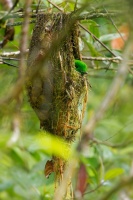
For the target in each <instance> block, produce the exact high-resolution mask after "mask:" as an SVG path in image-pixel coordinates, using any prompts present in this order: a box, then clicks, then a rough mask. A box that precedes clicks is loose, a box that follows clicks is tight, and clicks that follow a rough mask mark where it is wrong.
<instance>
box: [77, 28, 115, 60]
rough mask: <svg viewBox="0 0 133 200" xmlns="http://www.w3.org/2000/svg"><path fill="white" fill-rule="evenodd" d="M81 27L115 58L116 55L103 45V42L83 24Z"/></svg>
mask: <svg viewBox="0 0 133 200" xmlns="http://www.w3.org/2000/svg"><path fill="white" fill-rule="evenodd" d="M79 26H80V27H81V28H82V29H84V30H85V31H86V32H87V33H89V34H90V35H91V37H92V38H94V39H95V40H96V41H97V42H99V43H100V44H101V45H102V46H103V47H104V48H105V49H106V50H107V51H109V52H110V53H111V54H112V55H113V56H114V57H116V55H115V54H114V53H113V52H112V51H111V50H110V49H109V48H108V47H107V46H106V45H105V44H104V43H103V42H101V41H100V40H99V39H98V38H97V37H96V36H95V35H94V34H93V33H91V32H90V31H89V30H88V29H86V28H85V27H84V26H83V25H82V24H79Z"/></svg>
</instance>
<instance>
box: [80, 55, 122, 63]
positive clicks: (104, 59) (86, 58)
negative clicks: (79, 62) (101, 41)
mask: <svg viewBox="0 0 133 200" xmlns="http://www.w3.org/2000/svg"><path fill="white" fill-rule="evenodd" d="M82 59H83V60H95V61H111V62H115V63H119V61H122V58H121V57H120V56H118V57H112V58H106V57H91V56H82Z"/></svg>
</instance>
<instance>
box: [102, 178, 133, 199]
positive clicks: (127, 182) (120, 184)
mask: <svg viewBox="0 0 133 200" xmlns="http://www.w3.org/2000/svg"><path fill="white" fill-rule="evenodd" d="M132 184H133V176H129V177H126V178H124V179H122V180H120V181H119V182H118V183H117V184H116V185H115V186H114V187H113V188H112V189H111V190H109V192H107V193H106V194H105V195H104V196H102V197H101V198H100V199H99V200H107V199H109V198H110V197H111V196H112V195H113V194H115V193H116V192H117V191H119V190H120V189H122V188H124V187H126V186H128V185H132Z"/></svg>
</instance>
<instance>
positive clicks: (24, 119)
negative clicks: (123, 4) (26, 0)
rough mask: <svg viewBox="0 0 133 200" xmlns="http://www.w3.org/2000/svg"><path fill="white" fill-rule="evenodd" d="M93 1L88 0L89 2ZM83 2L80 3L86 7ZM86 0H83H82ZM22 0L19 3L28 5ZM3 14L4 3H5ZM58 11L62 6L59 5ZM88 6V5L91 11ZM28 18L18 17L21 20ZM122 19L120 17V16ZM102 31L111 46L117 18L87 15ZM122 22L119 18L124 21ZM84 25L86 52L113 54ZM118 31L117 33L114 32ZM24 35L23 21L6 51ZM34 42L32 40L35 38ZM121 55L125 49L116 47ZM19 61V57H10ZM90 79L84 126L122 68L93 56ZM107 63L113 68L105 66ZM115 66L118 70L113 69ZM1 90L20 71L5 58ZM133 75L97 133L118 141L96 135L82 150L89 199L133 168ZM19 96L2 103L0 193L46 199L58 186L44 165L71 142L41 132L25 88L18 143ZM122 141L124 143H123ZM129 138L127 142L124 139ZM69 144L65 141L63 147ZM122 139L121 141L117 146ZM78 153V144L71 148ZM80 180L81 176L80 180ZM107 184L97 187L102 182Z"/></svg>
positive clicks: (13, 199) (67, 5)
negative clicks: (15, 125) (15, 128)
mask: <svg viewBox="0 0 133 200" xmlns="http://www.w3.org/2000/svg"><path fill="white" fill-rule="evenodd" d="M37 2H38V1H33V5H32V8H33V9H35V8H36V6H37ZM90 2H93V1H88V3H90ZM55 3H57V5H58V6H59V7H60V8H62V9H65V11H67V12H71V11H73V9H74V7H75V1H70V2H69V1H67V2H66V1H55ZM80 3H81V2H80V1H79V4H77V6H78V7H80ZM82 3H83V2H82ZM22 7H23V3H22V2H20V3H19V4H18V7H17V8H16V10H17V9H19V8H22ZM40 8H43V9H44V10H46V11H47V10H48V9H49V8H51V9H52V8H53V6H51V5H50V3H46V2H45V1H42V4H41V6H40ZM0 9H1V10H0V13H1V14H0V16H2V12H1V11H2V9H3V8H2V7H0ZM53 11H55V12H57V9H56V8H53ZM87 11H88V10H86V12H87ZM17 21H22V19H20V18H18V19H15V22H17ZM119 23H120V22H119ZM82 24H83V25H84V26H85V27H86V28H88V29H89V30H90V31H91V32H92V33H93V34H94V35H96V37H98V38H101V40H102V41H103V42H105V43H106V45H108V47H110V40H112V39H113V38H115V37H116V34H117V31H116V29H115V28H114V26H113V25H112V23H111V22H110V21H109V20H107V19H104V18H99V19H94V20H86V21H82ZM118 25H119V24H118ZM33 27H34V24H31V25H30V31H29V38H31V34H32V29H33ZM80 31H81V37H82V41H83V42H84V48H83V50H82V55H87V56H103V57H105V56H111V55H110V53H109V52H108V51H107V50H105V49H104V48H103V47H102V46H101V45H99V44H98V42H96V41H95V40H94V39H93V38H92V37H91V36H90V35H89V34H88V33H87V32H85V31H83V30H80ZM113 33H114V34H113ZM3 34H4V28H2V29H0V40H2V39H3ZM20 37H21V26H15V38H14V41H11V42H8V44H7V45H6V46H5V47H4V49H1V50H0V53H3V52H12V51H17V50H19V47H20V44H19V41H20ZM29 42H30V40H29ZM115 53H116V55H122V52H120V51H115ZM10 62H11V63H13V64H14V65H18V63H17V62H16V61H10ZM86 63H87V64H88V67H89V69H88V72H89V73H88V80H89V82H90V84H91V86H92V88H91V89H90V88H88V91H89V94H88V103H87V109H86V113H85V118H84V121H83V127H84V125H85V124H86V123H87V121H88V120H89V119H90V118H91V116H92V115H93V113H94V112H95V111H96V110H97V109H98V106H99V105H100V103H101V101H102V100H103V98H104V95H105V93H106V92H107V91H108V89H109V86H110V84H111V82H112V80H113V78H114V76H115V74H116V71H117V67H118V65H117V64H116V63H115V64H113V63H110V62H107V61H106V62H105V61H103V62H102V61H94V62H93V61H87V62H86ZM100 68H103V69H100ZM104 68H107V69H104ZM111 69H112V70H111ZM0 77H1V78H0V96H1V99H3V98H5V97H6V96H7V95H8V93H9V92H11V89H12V87H13V86H14V84H15V82H16V80H17V77H18V68H13V67H11V66H7V65H4V64H1V65H0ZM132 99H133V80H132V75H131V74H129V75H128V77H127V79H126V83H125V85H124V86H123V87H122V89H121V91H120V92H119V94H118V95H117V97H116V100H115V102H113V104H112V106H111V107H110V108H109V109H108V111H107V113H106V115H105V117H104V119H103V120H101V121H100V122H99V123H98V125H97V127H96V128H95V130H94V137H95V138H97V139H99V140H100V141H105V142H110V143H111V144H116V147H110V146H109V145H106V144H98V143H94V142H93V141H89V142H88V148H87V149H85V151H84V152H82V153H81V155H79V160H80V161H81V162H82V163H84V164H85V166H86V169H87V174H88V181H87V182H88V187H87V190H86V194H85V195H84V199H86V200H91V199H98V197H99V196H100V195H101V196H102V195H103V194H104V193H106V192H107V191H109V190H110V189H111V188H112V187H113V186H114V184H115V183H117V181H118V180H121V178H122V177H123V176H125V175H129V174H130V173H131V169H132V167H133V166H132V165H133V163H132V159H131V157H132V155H133V145H132V143H131V142H132V140H133V139H132V133H133V103H132ZM16 112H17V107H16V102H15V101H13V102H11V103H10V104H8V105H6V104H4V105H3V106H2V107H0V199H1V200H7V199H8V200H31V199H34V200H42V199H43V200H45V199H49V200H50V199H52V197H53V191H54V187H55V186H54V184H53V180H54V178H55V177H54V175H53V174H51V175H50V177H49V179H46V178H45V176H44V166H45V163H46V161H47V160H48V159H50V156H51V154H52V153H53V152H54V153H55V154H56V155H58V156H59V155H60V156H62V157H64V154H65V151H64V150H63V149H65V148H66V149H67V146H66V144H65V143H64V142H62V141H61V140H59V139H53V138H51V137H50V136H49V135H48V136H47V135H46V133H43V132H40V130H39V129H40V128H39V120H38V118H37V116H36V115H35V113H34V111H33V110H32V108H31V107H30V105H29V102H28V98H27V96H26V92H25V91H24V92H23V103H22V109H21V112H20V113H19V115H20V116H19V117H20V119H19V120H20V135H19V138H18V140H17V142H15V143H10V141H11V138H12V137H13V121H14V118H15V117H16ZM78 141H79V136H77V140H76V141H75V142H74V144H73V148H72V149H74V147H75V146H76V144H77V143H78ZM119 144H123V145H121V146H120V147H119ZM124 144H125V145H124ZM62 145H63V147H62ZM117 145H118V146H117ZM71 153H73V154H74V150H73V151H72V152H71ZM74 181H76V180H74ZM101 183H103V184H102V185H101V187H99V188H98V189H96V190H95V191H94V192H91V193H90V191H91V190H93V189H95V188H96V187H97V186H98V185H100V184H101ZM124 191H125V193H128V195H130V198H131V199H132V198H133V192H132V189H131V188H130V187H129V188H126V189H125V190H124ZM110 199H111V200H118V199H120V198H119V193H117V194H114V195H113V196H112V197H111V198H110Z"/></svg>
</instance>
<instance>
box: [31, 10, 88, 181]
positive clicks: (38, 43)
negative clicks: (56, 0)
mask: <svg viewBox="0 0 133 200" xmlns="http://www.w3.org/2000/svg"><path fill="white" fill-rule="evenodd" d="M69 21H71V15H69V14H63V13H57V14H38V16H37V21H36V25H35V28H34V31H33V36H32V41H31V45H30V50H29V56H28V62H27V91H28V96H29V100H30V103H31V106H32V108H33V109H34V110H35V112H36V114H37V116H38V118H39V120H40V125H41V128H42V129H44V130H46V131H48V132H49V133H51V134H53V135H57V136H60V137H61V138H63V139H64V140H65V141H67V142H68V143H69V145H70V144H71V142H72V141H74V138H75V134H76V133H77V131H78V130H80V129H81V124H82V119H83V114H84V108H85V103H86V98H87V81H86V77H85V76H82V75H81V74H80V73H79V72H77V71H76V70H75V64H74V59H79V60H81V59H82V58H81V54H80V51H79V29H78V22H77V21H75V22H74V24H73V26H72V27H71V29H70V27H69V29H70V31H68V26H69ZM67 32H68V34H66V33H67ZM61 33H62V34H64V35H65V37H64V39H63V41H61V42H60V41H59V38H60V36H61ZM56 41H58V44H56V45H57V46H58V48H54V47H53V49H52V51H49V50H50V48H51V46H52V44H53V42H56ZM48 51H49V54H48V57H46V53H47V52H48ZM44 57H45V59H42V58H44ZM42 60H43V61H42ZM34 70H36V75H34V77H31V74H32V72H33V71H34ZM47 164H48V165H49V166H48V167H50V165H51V170H50V171H48V172H47V169H46V170H45V171H46V176H48V175H49V174H50V172H52V171H54V172H55V174H56V180H57V182H60V180H61V179H62V177H63V176H62V174H63V171H64V168H65V164H66V162H65V161H64V160H63V159H61V158H57V157H56V156H53V158H52V161H49V162H48V163H47Z"/></svg>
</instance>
